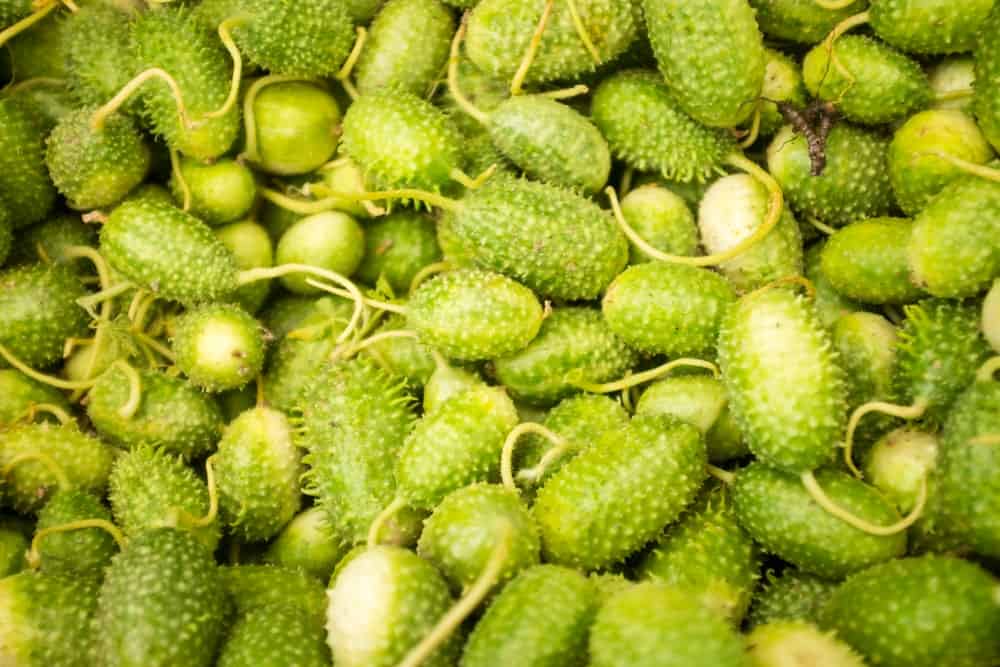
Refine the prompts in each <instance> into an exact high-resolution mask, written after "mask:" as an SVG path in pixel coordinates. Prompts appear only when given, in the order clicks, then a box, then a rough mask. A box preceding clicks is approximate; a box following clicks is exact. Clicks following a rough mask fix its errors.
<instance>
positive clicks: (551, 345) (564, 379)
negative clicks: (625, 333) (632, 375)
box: [493, 307, 637, 405]
mask: <svg viewBox="0 0 1000 667" xmlns="http://www.w3.org/2000/svg"><path fill="white" fill-rule="evenodd" d="M636 361H637V355H636V353H635V352H633V351H632V350H631V349H630V348H629V347H628V346H627V345H626V344H625V342H624V340H623V339H622V338H620V337H619V336H617V335H616V334H615V333H614V332H613V331H612V330H611V329H610V328H609V327H608V325H607V324H606V323H605V321H604V319H603V318H602V317H601V314H600V313H599V312H597V311H596V310H594V309H591V308H577V307H569V308H557V309H555V310H554V311H552V313H551V314H550V315H549V316H548V317H546V318H545V321H544V322H542V327H541V329H540V330H539V332H538V335H537V336H536V337H535V339H534V340H532V341H531V343H529V344H528V346H527V347H526V348H524V349H523V350H521V351H520V352H518V353H516V354H514V355H512V356H509V357H503V358H501V359H497V360H495V361H494V362H493V371H494V374H495V375H496V378H497V379H498V380H499V381H500V382H501V384H503V385H504V386H505V387H506V388H507V390H508V391H510V392H511V394H512V395H513V396H514V398H516V399H519V400H524V401H528V402H529V403H533V404H539V405H550V404H552V403H555V402H556V401H558V400H560V399H562V398H566V397H567V396H570V395H572V394H574V393H577V391H578V390H577V389H576V388H575V387H574V386H573V383H574V382H597V383H600V382H610V381H611V380H617V379H618V378H620V377H622V376H623V375H625V373H626V372H627V371H628V370H629V369H630V368H632V366H634V365H635V363H636Z"/></svg>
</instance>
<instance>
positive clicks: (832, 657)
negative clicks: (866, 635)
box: [747, 621, 865, 667]
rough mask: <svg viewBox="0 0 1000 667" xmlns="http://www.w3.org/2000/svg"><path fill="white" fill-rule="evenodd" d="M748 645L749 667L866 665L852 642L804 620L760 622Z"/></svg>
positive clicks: (749, 637)
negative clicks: (844, 640)
mask: <svg viewBox="0 0 1000 667" xmlns="http://www.w3.org/2000/svg"><path fill="white" fill-rule="evenodd" d="M747 645H748V657H749V659H750V667H810V666H812V665H817V666H818V665H823V667H865V662H864V660H862V659H861V656H859V655H858V654H857V653H855V652H854V651H853V650H851V647H850V646H848V645H847V644H845V643H844V642H843V641H841V640H839V639H837V637H836V636H835V635H833V634H827V633H825V632H823V631H822V630H820V629H819V628H817V627H816V626H815V625H813V624H811V623H806V622H805V621H784V622H777V623H768V624H766V625H761V626H758V627H756V628H754V630H753V632H751V633H750V634H749V635H747Z"/></svg>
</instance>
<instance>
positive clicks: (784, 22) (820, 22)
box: [750, 0, 868, 44]
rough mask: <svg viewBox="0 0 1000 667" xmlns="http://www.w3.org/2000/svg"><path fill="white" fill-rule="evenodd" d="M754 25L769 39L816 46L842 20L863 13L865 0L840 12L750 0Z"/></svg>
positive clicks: (797, 0) (784, 0) (789, 1)
mask: <svg viewBox="0 0 1000 667" xmlns="http://www.w3.org/2000/svg"><path fill="white" fill-rule="evenodd" d="M750 5H751V6H752V7H753V8H754V9H755V10H756V12H757V23H758V24H760V29H761V30H763V31H764V34H766V35H768V36H769V37H775V38H777V39H782V40H791V41H795V42H799V43H801V44H815V43H816V42H818V41H820V40H821V39H823V38H824V37H826V35H827V33H829V32H830V31H831V30H833V27H834V26H835V25H837V24H838V23H840V22H841V21H843V20H844V19H846V18H848V17H850V16H853V15H855V14H857V13H859V12H863V11H864V10H865V9H866V8H867V6H868V0H857V1H856V2H853V3H851V4H850V5H848V6H847V7H843V8H841V9H834V10H830V9H826V8H825V7H820V6H819V5H818V4H816V3H814V2H802V0H750Z"/></svg>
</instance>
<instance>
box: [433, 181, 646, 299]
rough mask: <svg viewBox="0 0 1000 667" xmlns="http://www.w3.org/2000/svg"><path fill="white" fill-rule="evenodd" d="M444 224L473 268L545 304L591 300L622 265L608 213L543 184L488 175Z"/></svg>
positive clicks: (624, 256) (622, 248)
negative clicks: (521, 287)
mask: <svg viewBox="0 0 1000 667" xmlns="http://www.w3.org/2000/svg"><path fill="white" fill-rule="evenodd" d="M445 219H446V220H447V223H446V224H447V225H448V227H449V229H450V231H451V233H453V234H454V235H455V236H456V237H458V239H459V240H460V241H461V243H462V245H463V246H464V247H465V248H467V249H468V251H469V252H470V253H471V255H472V257H473V260H474V261H475V263H476V264H478V265H480V266H482V267H484V268H488V269H491V270H493V271H497V272H499V273H503V274H505V275H508V276H510V277H512V278H514V279H515V280H518V281H520V282H522V283H524V284H525V285H526V286H528V287H529V288H531V289H532V290H534V291H535V292H537V293H538V294H539V295H541V296H545V297H550V298H553V299H563V300H567V301H578V300H584V299H587V300H589V299H595V298H596V297H597V296H599V295H600V294H601V293H602V292H603V291H604V289H605V288H606V287H607V286H608V284H609V283H610V282H611V281H612V280H613V279H614V277H615V276H616V275H618V273H619V272H620V271H621V270H622V269H623V268H625V263H626V262H627V261H628V242H627V241H626V240H625V236H624V235H623V234H622V232H621V230H619V228H618V226H617V225H616V224H615V221H614V218H612V216H611V214H610V213H609V212H608V211H605V210H602V209H601V208H600V207H598V206H597V204H595V203H593V202H592V201H590V200H588V199H584V198H583V197H581V196H579V195H577V194H575V193H573V192H571V191H569V190H564V189H562V188H558V187H555V186H552V185H547V184H545V183H535V182H533V181H528V180H514V179H513V178H509V177H494V178H492V179H491V180H490V181H489V182H488V183H487V184H486V185H484V186H483V187H481V188H479V189H478V190H473V191H470V192H469V193H468V194H466V195H465V197H464V198H463V199H462V201H461V203H460V208H459V209H458V210H456V211H454V212H452V213H449V214H448V216H447V217H446V218H445Z"/></svg>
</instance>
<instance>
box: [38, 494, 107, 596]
mask: <svg viewBox="0 0 1000 667" xmlns="http://www.w3.org/2000/svg"><path fill="white" fill-rule="evenodd" d="M93 519H97V520H98V521H99V522H102V523H104V524H105V525H109V524H110V523H111V512H110V510H108V508H107V507H105V506H104V503H102V502H101V500H100V498H98V497H97V496H95V495H94V494H92V493H89V492H86V491H77V490H74V489H65V490H60V491H59V493H56V494H55V495H53V496H52V498H51V499H50V500H49V501H48V502H47V503H45V506H44V507H43V508H42V509H41V511H39V512H38V523H37V525H36V529H35V537H34V540H33V542H32V550H31V554H30V558H31V560H32V561H33V563H32V564H33V565H34V566H38V567H41V570H42V571H43V572H45V573H47V574H49V573H53V572H54V573H56V574H65V575H68V576H80V577H84V576H92V575H98V576H99V575H100V574H101V571H102V570H103V569H104V567H105V566H106V565H107V564H108V562H109V561H110V560H111V557H112V556H113V555H114V554H115V552H116V551H117V550H118V547H117V545H116V544H115V538H117V539H121V535H120V534H112V533H109V532H108V531H107V530H106V529H105V528H102V527H100V526H98V525H93V526H84V525H81V526H80V527H76V526H74V524H75V523H76V522H84V523H86V522H89V521H90V520H93ZM61 527H66V528H71V529H72V530H66V531H61V530H59V529H60V528H61ZM112 527H113V526H112ZM53 529H54V530H53Z"/></svg>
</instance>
